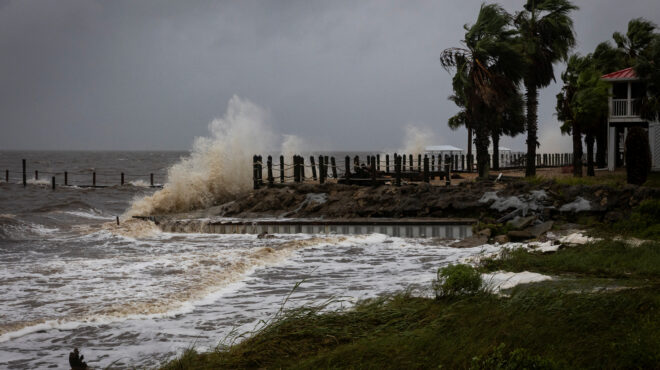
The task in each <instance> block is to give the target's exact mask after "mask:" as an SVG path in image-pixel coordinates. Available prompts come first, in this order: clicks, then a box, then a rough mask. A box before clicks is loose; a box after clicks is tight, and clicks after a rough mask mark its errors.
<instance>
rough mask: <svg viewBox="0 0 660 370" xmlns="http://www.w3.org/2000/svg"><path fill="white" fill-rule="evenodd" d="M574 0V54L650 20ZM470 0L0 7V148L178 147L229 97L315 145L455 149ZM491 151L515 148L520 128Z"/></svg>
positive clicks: (551, 141)
mask: <svg viewBox="0 0 660 370" xmlns="http://www.w3.org/2000/svg"><path fill="white" fill-rule="evenodd" d="M523 3H524V0H515V1H514V0H503V1H500V4H502V5H503V6H504V7H505V8H506V9H507V10H508V11H516V10H518V9H520V8H521V7H522V4H523ZM576 3H577V5H579V6H580V10H579V11H578V12H576V13H575V14H574V21H575V30H576V33H577V37H578V43H579V44H578V47H577V49H576V51H578V52H581V53H587V52H589V51H592V50H593V48H594V47H595V46H596V45H597V44H598V43H599V42H601V41H605V40H611V35H612V33H613V32H614V31H617V30H620V31H625V29H626V25H627V22H628V21H629V20H630V19H631V18H634V17H646V18H647V19H649V20H652V21H653V22H655V23H656V24H660V1H658V0H629V1H625V2H622V1H621V0H578V1H576ZM480 4H481V1H476V0H461V1H453V0H452V1H403V0H401V1H393V0H370V1H335V0H333V1H308V0H301V1H276V0H272V1H251V0H242V1H155V0H154V1H148V0H144V1H116V0H113V1H92V0H58V1H42V0H0V150H3V149H58V150H68V149H105V150H123V149H135V150H187V149H189V148H190V146H191V143H192V141H193V139H194V137H196V136H204V135H206V134H207V132H208V124H209V122H210V121H211V120H212V119H213V118H214V117H219V116H222V115H223V113H224V112H225V110H226V107H227V102H228V101H229V99H230V98H231V97H232V96H233V95H238V96H240V97H242V98H245V99H249V100H251V101H252V102H254V103H256V104H257V105H259V106H261V107H263V108H265V109H266V110H267V111H268V112H269V116H270V121H271V123H272V126H273V129H274V130H275V131H276V132H278V133H282V134H296V135H298V136H300V137H302V138H304V139H305V140H307V141H308V142H309V143H313V144H314V145H315V146H316V147H318V148H322V149H337V150H378V149H385V148H397V147H399V146H400V144H401V142H402V137H403V135H404V132H405V127H406V126H407V125H415V126H419V127H425V128H427V129H430V130H432V131H433V133H434V139H433V142H437V143H438V144H454V145H457V146H460V147H465V141H466V139H465V137H466V133H465V130H464V129H460V130H458V131H451V130H450V129H449V128H448V127H447V118H449V117H450V116H451V115H453V114H454V113H455V112H456V111H457V108H456V107H455V106H454V105H453V103H451V102H449V101H448V100H447V96H448V95H449V94H450V93H451V86H450V75H449V73H448V72H446V71H445V70H443V69H442V68H441V66H440V63H439V61H438V57H439V54H440V52H441V51H442V50H443V49H444V48H447V47H450V46H458V45H460V44H459V42H460V40H461V39H462V38H463V35H464V30H463V28H462V26H463V24H465V23H472V22H474V20H475V19H476V16H477V12H478V9H479V6H480ZM562 69H563V66H557V68H556V76H557V78H559V73H560V72H561V70H562ZM559 88H560V87H559V86H558V85H557V84H553V85H551V86H550V87H549V88H546V89H544V90H542V91H541V95H540V108H539V123H540V125H541V128H540V135H541V145H542V148H541V150H542V151H559V150H569V149H570V147H571V145H570V139H569V138H567V137H563V138H562V137H561V135H560V133H559V129H558V123H557V120H556V118H555V116H554V114H553V113H554V105H555V95H556V94H557V92H558V90H559ZM255 134H257V133H255ZM501 145H504V146H508V147H511V148H513V149H523V148H524V137H523V136H518V137H517V138H514V139H508V138H505V139H503V140H502V143H501ZM544 149H545V150H544Z"/></svg>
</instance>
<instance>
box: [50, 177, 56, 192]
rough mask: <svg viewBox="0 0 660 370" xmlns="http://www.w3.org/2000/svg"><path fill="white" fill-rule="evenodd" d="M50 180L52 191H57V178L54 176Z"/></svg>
mask: <svg viewBox="0 0 660 370" xmlns="http://www.w3.org/2000/svg"><path fill="white" fill-rule="evenodd" d="M50 180H51V182H50V187H51V189H53V190H55V176H53V177H52V178H51V179H50Z"/></svg>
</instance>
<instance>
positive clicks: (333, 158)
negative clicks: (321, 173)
mask: <svg viewBox="0 0 660 370" xmlns="http://www.w3.org/2000/svg"><path fill="white" fill-rule="evenodd" d="M330 164H331V165H332V178H333V179H337V163H336V162H335V157H330Z"/></svg>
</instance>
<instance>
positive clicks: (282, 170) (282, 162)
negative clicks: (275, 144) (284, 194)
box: [280, 155, 284, 184]
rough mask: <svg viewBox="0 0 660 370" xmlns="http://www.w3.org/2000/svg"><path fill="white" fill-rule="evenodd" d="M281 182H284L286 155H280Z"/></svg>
mask: <svg viewBox="0 0 660 370" xmlns="http://www.w3.org/2000/svg"><path fill="white" fill-rule="evenodd" d="M280 183H282V184H284V156H283V155H280Z"/></svg>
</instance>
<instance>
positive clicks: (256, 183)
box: [252, 154, 259, 190]
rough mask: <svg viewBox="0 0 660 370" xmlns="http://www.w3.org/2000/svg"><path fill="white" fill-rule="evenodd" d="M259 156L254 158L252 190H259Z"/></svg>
mask: <svg viewBox="0 0 660 370" xmlns="http://www.w3.org/2000/svg"><path fill="white" fill-rule="evenodd" d="M257 169H258V167H257V155H256V154H255V155H253V156H252V188H253V189H254V190H257V189H259V177H258V176H257Z"/></svg>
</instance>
